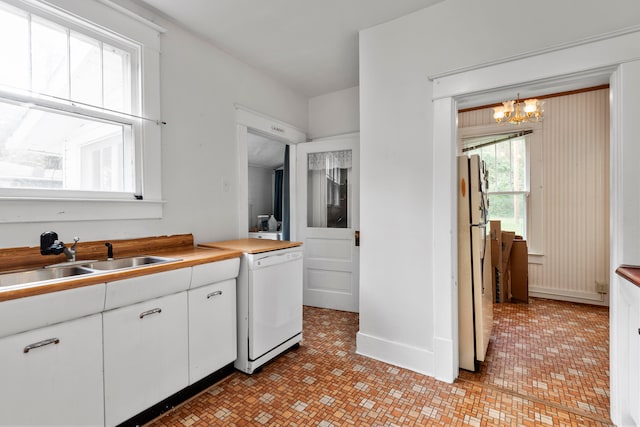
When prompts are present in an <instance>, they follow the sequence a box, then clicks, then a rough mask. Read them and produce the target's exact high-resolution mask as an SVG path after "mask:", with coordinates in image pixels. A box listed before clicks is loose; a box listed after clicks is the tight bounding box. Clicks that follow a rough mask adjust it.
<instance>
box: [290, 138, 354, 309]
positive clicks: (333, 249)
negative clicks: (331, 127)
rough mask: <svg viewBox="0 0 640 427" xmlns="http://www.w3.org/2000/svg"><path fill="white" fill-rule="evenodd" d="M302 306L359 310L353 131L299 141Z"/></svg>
mask: <svg viewBox="0 0 640 427" xmlns="http://www.w3.org/2000/svg"><path fill="white" fill-rule="evenodd" d="M297 148H298V155H297V159H298V167H297V191H298V217H297V218H298V221H297V222H298V240H301V241H302V242H303V243H304V292H303V301H304V304H305V305H310V306H314V307H323V308H331V309H335V310H344V311H353V312H357V311H358V292H359V290H358V289H359V258H360V253H359V247H358V246H359V233H360V232H359V226H360V205H359V199H360V193H359V188H360V167H359V160H360V150H359V135H357V134H353V135H348V136H341V137H335V138H327V139H323V140H316V141H313V142H308V143H304V144H298V146H297Z"/></svg>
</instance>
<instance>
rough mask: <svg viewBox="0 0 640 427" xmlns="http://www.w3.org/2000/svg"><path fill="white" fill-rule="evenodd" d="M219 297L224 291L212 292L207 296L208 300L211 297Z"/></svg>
mask: <svg viewBox="0 0 640 427" xmlns="http://www.w3.org/2000/svg"><path fill="white" fill-rule="evenodd" d="M218 295H222V291H215V292H211V293H210V294H209V295H207V299H209V298H211V297H217V296H218Z"/></svg>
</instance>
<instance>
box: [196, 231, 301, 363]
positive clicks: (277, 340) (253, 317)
mask: <svg viewBox="0 0 640 427" xmlns="http://www.w3.org/2000/svg"><path fill="white" fill-rule="evenodd" d="M202 246H208V247H222V248H226V249H238V250H242V251H243V255H242V258H241V259H240V273H239V275H238V281H237V311H238V358H237V359H236V361H235V363H234V366H235V367H236V369H238V370H240V371H242V372H245V373H247V374H252V373H253V372H254V371H255V370H256V369H258V368H259V367H260V366H262V365H263V364H265V363H266V362H268V361H269V360H271V359H273V358H274V357H276V356H278V355H279V354H281V353H282V352H284V351H286V350H288V349H289V348H291V347H293V346H295V345H298V343H299V342H300V341H301V340H302V274H303V273H302V260H303V252H302V248H301V247H300V243H299V242H287V241H273V240H271V241H265V240H263V239H240V240H237V241H227V242H218V243H207V244H204V245H202Z"/></svg>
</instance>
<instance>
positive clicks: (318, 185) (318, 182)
mask: <svg viewBox="0 0 640 427" xmlns="http://www.w3.org/2000/svg"><path fill="white" fill-rule="evenodd" d="M307 179H308V181H309V182H308V183H307V185H308V187H309V190H308V195H307V216H308V220H307V222H308V226H309V227H326V226H327V172H326V171H325V170H324V169H314V170H309V176H308V178H307Z"/></svg>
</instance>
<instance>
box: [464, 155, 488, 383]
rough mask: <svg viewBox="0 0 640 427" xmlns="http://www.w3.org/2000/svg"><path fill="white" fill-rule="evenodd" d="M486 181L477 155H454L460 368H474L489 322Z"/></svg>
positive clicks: (484, 345)
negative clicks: (455, 157)
mask: <svg viewBox="0 0 640 427" xmlns="http://www.w3.org/2000/svg"><path fill="white" fill-rule="evenodd" d="M487 187H488V181H487V176H486V170H485V167H484V162H482V161H481V160H480V156H478V155H472V156H467V155H463V156H459V157H458V340H459V346H458V349H459V364H460V368H462V369H466V370H468V371H476V370H477V369H478V362H483V361H484V360H485V356H486V353H487V347H488V346H489V338H490V337H491V329H492V326H493V290H492V286H491V284H492V279H491V274H493V272H492V268H491V241H490V240H489V239H487V238H486V236H487V234H486V233H487V227H486V226H487V209H488V203H487V198H486V189H487Z"/></svg>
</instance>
